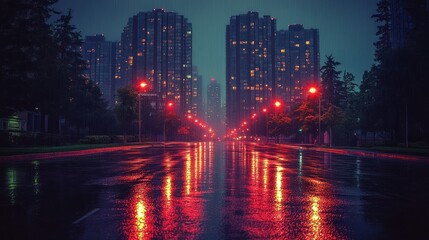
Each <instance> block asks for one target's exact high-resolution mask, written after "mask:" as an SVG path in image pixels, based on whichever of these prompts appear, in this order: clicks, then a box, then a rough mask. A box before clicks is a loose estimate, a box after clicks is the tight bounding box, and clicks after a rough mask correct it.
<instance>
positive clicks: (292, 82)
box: [276, 24, 320, 103]
mask: <svg viewBox="0 0 429 240" xmlns="http://www.w3.org/2000/svg"><path fill="white" fill-rule="evenodd" d="M319 71H320V56H319V31H318V30H317V29H304V27H303V26H302V25H300V24H296V25H290V26H289V29H288V30H280V31H278V32H277V35H276V92H277V95H278V97H279V98H281V99H283V100H284V101H285V102H286V103H293V102H297V101H300V100H303V99H304V98H305V96H306V91H307V90H306V89H307V88H308V86H309V85H310V84H313V83H318V82H319V78H320V72H319Z"/></svg>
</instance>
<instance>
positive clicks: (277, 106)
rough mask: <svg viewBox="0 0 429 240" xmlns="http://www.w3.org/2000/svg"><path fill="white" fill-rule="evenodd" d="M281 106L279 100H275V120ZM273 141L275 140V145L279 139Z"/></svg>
mask: <svg viewBox="0 0 429 240" xmlns="http://www.w3.org/2000/svg"><path fill="white" fill-rule="evenodd" d="M281 106H282V103H281V102H280V101H279V100H276V101H275V102H274V113H275V117H276V120H277V117H278V110H279V109H280V107H281ZM275 140H276V143H277V142H278V140H279V138H277V137H276V138H275Z"/></svg>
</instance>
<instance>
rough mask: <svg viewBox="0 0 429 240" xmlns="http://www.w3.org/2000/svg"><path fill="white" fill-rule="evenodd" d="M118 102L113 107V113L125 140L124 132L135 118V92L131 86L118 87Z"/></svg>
mask: <svg viewBox="0 0 429 240" xmlns="http://www.w3.org/2000/svg"><path fill="white" fill-rule="evenodd" d="M118 100H119V104H118V105H117V106H116V107H115V110H114V111H115V114H116V118H117V119H118V122H119V124H120V126H121V128H122V133H123V135H124V141H126V136H125V135H126V134H127V132H128V130H129V129H130V125H131V124H132V122H133V121H135V120H136V119H137V117H138V116H137V113H136V103H137V92H136V90H135V89H134V88H132V87H125V88H121V89H118Z"/></svg>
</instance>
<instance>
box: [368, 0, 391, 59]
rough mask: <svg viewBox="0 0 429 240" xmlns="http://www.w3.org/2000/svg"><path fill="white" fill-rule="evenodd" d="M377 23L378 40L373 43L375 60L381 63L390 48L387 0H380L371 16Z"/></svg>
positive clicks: (389, 22)
mask: <svg viewBox="0 0 429 240" xmlns="http://www.w3.org/2000/svg"><path fill="white" fill-rule="evenodd" d="M371 17H372V18H373V19H375V22H377V23H378V26H377V33H376V35H377V36H378V40H377V41H376V42H375V43H374V46H375V60H376V61H377V62H378V63H379V64H382V63H383V61H384V59H385V58H386V54H387V53H388V52H389V51H390V50H391V48H392V45H391V42H390V31H391V14H390V3H389V0H380V1H379V2H378V3H377V13H376V14H374V15H372V16H371Z"/></svg>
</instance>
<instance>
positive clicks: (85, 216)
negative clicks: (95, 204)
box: [73, 208, 100, 224]
mask: <svg viewBox="0 0 429 240" xmlns="http://www.w3.org/2000/svg"><path fill="white" fill-rule="evenodd" d="M99 210H100V209H99V208H95V209H94V210H92V211H91V212H89V213H87V214H85V215H84V216H83V217H81V218H79V219H78V220H76V221H74V222H73V224H78V223H80V222H82V221H83V220H85V218H87V217H89V216H91V215H92V214H94V213H96V212H98V211H99Z"/></svg>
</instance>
